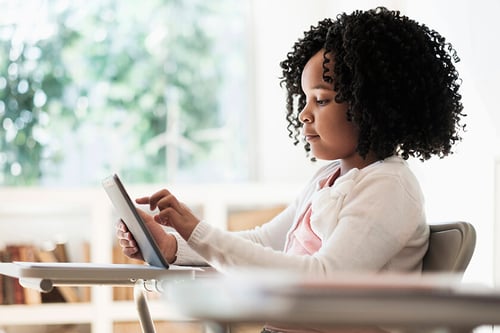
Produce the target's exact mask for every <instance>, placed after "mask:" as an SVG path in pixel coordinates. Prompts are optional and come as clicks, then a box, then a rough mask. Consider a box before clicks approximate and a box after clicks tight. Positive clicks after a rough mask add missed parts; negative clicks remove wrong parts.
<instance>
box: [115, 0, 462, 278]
mask: <svg viewBox="0 0 500 333" xmlns="http://www.w3.org/2000/svg"><path fill="white" fill-rule="evenodd" d="M456 61H458V57H457V56H456V54H455V51H454V49H453V48H452V46H451V45H450V44H448V43H446V42H445V39H444V38H443V37H442V36H441V35H440V34H439V33H437V32H436V31H434V30H431V29H429V28H427V27H426V26H425V25H422V24H419V23H417V22H415V21H413V20H411V19H409V18H407V17H405V16H402V15H400V13H399V12H394V11H389V10H387V9H385V8H376V9H374V10H368V11H355V12H353V13H352V14H345V13H344V14H341V15H339V16H338V17H337V18H336V19H335V20H331V19H325V20H322V21H320V22H319V23H318V24H317V25H316V26H313V27H311V28H310V30H309V31H306V32H305V34H304V36H303V38H301V39H299V40H298V41H297V42H296V43H295V45H294V46H293V48H292V50H291V52H289V53H288V54H287V57H286V59H285V60H284V61H283V62H282V63H281V67H282V69H283V77H282V81H281V83H282V85H283V86H284V88H285V89H286V91H287V100H286V106H287V119H288V122H289V125H288V130H289V133H290V134H289V136H290V137H291V138H292V139H293V140H294V142H295V144H297V143H299V142H301V141H302V140H301V139H302V138H304V147H305V150H306V152H307V154H310V155H312V157H313V158H316V159H322V160H328V161H331V162H330V163H329V164H327V165H326V166H323V167H321V168H319V170H318V171H317V173H316V174H315V175H314V176H313V177H312V179H311V181H310V182H309V184H307V185H306V186H305V188H304V189H303V191H302V192H301V193H300V194H299V195H298V197H297V198H296V200H295V201H294V202H293V203H292V204H291V205H290V206H289V207H288V208H287V209H285V210H284V211H283V212H282V213H281V214H279V215H278V216H277V217H275V218H274V219H272V220H271V221H269V222H268V223H266V224H264V225H263V226H262V227H258V228H255V229H253V230H249V231H243V232H228V231H223V230H219V229H217V228H215V227H213V226H212V225H211V224H209V223H208V222H205V221H201V220H200V219H199V218H197V217H196V216H195V215H193V213H192V212H191V211H190V210H189V209H188V208H187V207H186V206H185V205H183V204H182V203H180V202H179V201H178V200H177V198H176V197H175V196H174V195H173V194H172V193H170V192H169V191H168V190H166V189H163V190H161V191H159V192H157V193H154V194H153V195H151V196H148V197H143V198H139V199H137V201H136V202H137V203H138V204H148V205H149V206H150V208H151V209H157V208H158V209H159V213H158V214H157V215H155V216H154V218H153V217H150V216H149V215H147V214H146V213H143V214H142V215H143V218H144V219H145V220H146V223H147V225H148V227H149V228H150V229H151V231H152V232H153V234H154V237H155V239H156V241H157V242H158V244H159V246H160V248H161V250H162V253H163V255H164V256H165V258H166V259H167V260H168V261H169V262H170V263H176V264H200V263H208V264H210V265H211V266H213V267H215V268H216V269H218V270H221V271H224V270H225V269H227V268H231V267H235V266H244V267H259V268H269V269H285V270H290V271H293V272H297V273H307V274H312V275H314V276H322V277H325V278H328V277H331V276H334V275H335V274H336V273H338V272H345V271H363V272H382V271H404V272H418V271H420V270H421V267H422V257H423V256H424V254H425V252H426V250H427V246H428V237H429V229H428V225H427V224H426V218H425V212H424V199H423V196H422V192H421V189H420V187H419V184H418V181H417V179H416V178H415V177H414V175H413V174H412V172H411V171H410V169H409V167H408V165H407V163H406V161H405V160H407V159H408V158H409V157H417V158H420V159H421V160H427V159H429V158H430V157H431V156H432V155H437V156H439V157H444V156H446V155H448V154H449V153H450V151H451V147H452V145H453V144H454V143H455V142H456V141H458V140H460V137H459V132H460V130H462V129H463V126H462V125H461V124H460V121H461V117H462V116H464V114H463V113H462V109H463V107H462V104H461V101H460V100H461V96H460V94H459V92H458V90H459V85H460V80H459V78H458V74H457V72H456V70H455V67H454V65H453V63H454V62H456ZM162 225H164V226H170V227H173V228H174V229H175V230H176V231H177V233H167V232H165V229H164V228H163V227H162ZM117 237H118V238H119V242H120V245H121V247H122V249H123V253H124V254H125V255H127V256H130V257H133V258H142V256H141V253H140V251H139V249H138V247H137V244H136V242H135V240H134V239H133V237H132V236H131V235H130V233H129V232H128V230H127V228H126V226H125V225H124V224H123V223H119V224H118V227H117Z"/></svg>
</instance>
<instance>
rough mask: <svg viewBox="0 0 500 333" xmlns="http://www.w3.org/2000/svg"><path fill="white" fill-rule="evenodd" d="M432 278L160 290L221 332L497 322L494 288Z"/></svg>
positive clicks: (209, 283) (213, 283)
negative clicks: (237, 327) (238, 326)
mask: <svg viewBox="0 0 500 333" xmlns="http://www.w3.org/2000/svg"><path fill="white" fill-rule="evenodd" d="M435 278H436V276H434V277H432V279H430V278H429V279H428V278H425V279H423V280H417V279H416V278H415V277H408V276H402V277H400V278H396V279H395V277H394V276H392V277H390V278H388V279H387V280H384V278H383V277H381V278H379V277H368V278H352V279H350V278H345V277H343V278H341V279H339V280H334V281H328V282H318V281H314V282H312V283H311V282H310V281H300V280H299V281H287V280H286V278H285V279H284V280H283V281H282V282H280V281H279V279H274V280H271V281H268V282H266V281H265V280H262V281H259V282H256V283H253V282H252V281H250V280H249V279H246V278H243V279H240V280H239V281H238V279H235V280H231V279H219V280H217V279H215V280H206V281H186V282H185V283H181V284H178V285H176V288H175V289H172V290H167V291H166V293H167V294H168V297H169V300H170V301H173V302H174V303H175V304H176V306H177V309H178V310H179V311H180V312H181V313H183V314H185V315H188V316H191V317H194V318H197V319H200V320H203V321H206V322H212V323H218V324H220V325H219V327H220V329H221V331H223V328H224V325H226V324H232V323H263V322H268V323H275V324H286V325H289V326H292V327H294V326H295V327H300V326H304V327H330V328H332V327H335V328H340V327H353V326H354V327H362V326H367V327H370V326H371V327H373V326H378V327H386V328H398V329H405V331H411V332H421V331H429V330H436V329H439V330H440V331H441V332H442V331H443V330H444V331H453V332H470V331H471V330H472V329H473V328H475V327H477V326H480V325H498V324H500V291H499V290H496V289H491V288H487V287H478V286H474V287H472V286H466V285H460V284H458V282H456V281H455V280H449V279H448V278H449V277H443V276H441V277H439V279H437V280H436V279H435ZM419 279H420V278H419ZM450 283H451V284H450ZM215 327H217V325H215Z"/></svg>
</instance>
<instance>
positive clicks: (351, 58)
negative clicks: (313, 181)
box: [280, 7, 465, 161]
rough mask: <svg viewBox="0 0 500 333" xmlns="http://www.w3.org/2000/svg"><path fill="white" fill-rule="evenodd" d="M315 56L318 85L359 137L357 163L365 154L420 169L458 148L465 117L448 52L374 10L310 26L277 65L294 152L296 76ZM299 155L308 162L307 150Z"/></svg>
mask: <svg viewBox="0 0 500 333" xmlns="http://www.w3.org/2000/svg"><path fill="white" fill-rule="evenodd" d="M322 49H324V50H325V56H324V59H325V61H324V66H323V67H324V72H323V79H324V80H325V81H326V82H330V83H333V89H334V90H335V91H336V92H337V96H336V101H337V102H338V103H343V102H347V104H348V110H347V114H346V117H347V119H348V120H350V121H352V122H353V123H354V124H356V126H357V127H358V129H359V138H358V146H357V152H358V153H359V154H360V155H361V156H362V157H363V158H365V157H366V156H367V154H368V153H369V152H372V153H374V154H375V155H376V157H377V158H379V159H384V158H386V157H389V156H391V155H394V154H397V155H400V156H401V157H402V158H404V159H408V158H409V157H410V156H412V157H418V158H420V159H421V160H422V161H423V160H427V159H429V158H430V157H431V156H432V155H437V156H439V157H440V158H442V157H444V156H446V155H448V154H450V153H451V147H452V146H453V145H454V144H455V142H456V141H460V140H461V137H460V135H459V132H460V131H461V130H464V129H465V125H462V124H461V117H465V114H464V113H462V111H463V105H462V103H461V95H460V93H459V87H460V84H461V80H460V79H459V76H458V73H457V71H456V69H455V66H454V63H456V62H458V61H460V59H459V58H458V56H457V54H456V51H455V49H454V48H453V46H452V45H451V44H450V43H447V42H446V41H445V39H444V37H442V36H441V35H440V34H439V33H438V32H436V31H434V30H431V29H429V28H428V27H427V26H425V25H422V24H419V23H417V22H416V21H414V20H411V19H409V18H408V17H406V16H403V15H401V14H400V12H398V11H390V10H388V9H386V8H384V7H378V8H375V9H371V10H368V11H359V10H358V11H354V12H353V13H352V14H350V15H348V14H346V13H343V14H340V15H338V16H337V18H336V20H331V19H324V20H322V21H320V22H319V23H318V25H317V26H311V28H310V30H309V31H306V32H305V33H304V37H303V38H301V39H299V40H298V41H297V42H296V43H295V45H294V46H293V49H292V51H291V52H289V53H288V54H287V57H286V59H285V60H284V61H282V62H281V63H280V65H281V68H282V70H283V76H282V77H281V86H282V87H283V86H284V87H285V89H286V92H287V98H286V107H287V115H286V118H287V120H288V126H287V129H288V132H289V137H290V138H292V139H293V140H294V144H295V145H296V144H298V143H299V142H301V141H302V140H300V130H301V127H302V124H301V122H300V121H299V118H298V116H299V113H300V111H301V110H302V109H303V108H304V106H305V95H304V92H303V91H302V88H301V83H300V81H301V75H302V71H303V69H304V66H305V65H306V63H307V62H308V60H309V59H310V58H311V57H312V56H313V55H314V54H316V53H317V52H318V51H320V50H322ZM327 53H328V54H331V55H332V58H333V61H334V67H333V73H329V71H328V68H327V66H326V64H327V63H328V58H327V57H326V54H327ZM304 147H305V150H306V152H307V153H308V154H309V151H310V147H309V145H308V144H307V143H305V145H304Z"/></svg>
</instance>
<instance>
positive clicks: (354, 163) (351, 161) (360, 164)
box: [340, 152, 379, 176]
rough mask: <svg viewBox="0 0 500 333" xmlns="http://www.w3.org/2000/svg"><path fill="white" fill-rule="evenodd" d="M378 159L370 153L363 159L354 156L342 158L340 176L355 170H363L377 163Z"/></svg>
mask: <svg viewBox="0 0 500 333" xmlns="http://www.w3.org/2000/svg"><path fill="white" fill-rule="evenodd" d="M378 160H379V158H377V157H376V156H375V154H373V153H372V152H370V153H368V154H367V155H366V156H365V158H363V157H361V156H360V155H358V154H356V155H355V156H352V157H350V158H344V159H341V160H340V175H341V176H342V175H344V174H346V173H347V172H349V170H351V169H354V168H357V169H363V168H364V167H366V166H368V165H370V164H372V163H374V162H377V161H378Z"/></svg>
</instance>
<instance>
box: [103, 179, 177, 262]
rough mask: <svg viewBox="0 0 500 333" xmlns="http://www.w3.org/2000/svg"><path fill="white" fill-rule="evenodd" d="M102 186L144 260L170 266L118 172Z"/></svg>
mask: <svg viewBox="0 0 500 333" xmlns="http://www.w3.org/2000/svg"><path fill="white" fill-rule="evenodd" d="M102 186H103V187H104V190H105V191H106V193H107V194H108V197H109V198H110V199H111V202H112V203H113V206H114V207H115V210H116V212H117V213H118V217H119V218H121V219H122V221H123V222H124V223H125V225H126V226H127V228H128V229H129V231H130V232H131V233H132V235H133V236H134V238H135V240H136V242H137V245H138V246H139V249H140V250H141V253H142V256H143V258H144V261H146V262H147V263H148V264H149V265H151V266H155V267H162V268H168V267H169V264H168V262H167V261H166V260H165V258H164V257H163V255H162V254H161V251H160V248H159V247H158V244H156V242H155V240H154V238H153V236H152V235H151V232H150V231H149V229H148V228H147V227H146V225H145V223H144V220H143V219H142V218H141V216H140V215H139V213H138V212H137V209H136V207H135V205H134V204H133V203H132V200H131V199H130V196H129V195H128V193H127V191H126V190H125V187H124V186H123V183H122V182H121V180H120V178H119V177H118V175H117V174H113V175H111V176H109V177H106V178H105V179H104V180H103V181H102Z"/></svg>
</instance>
